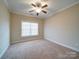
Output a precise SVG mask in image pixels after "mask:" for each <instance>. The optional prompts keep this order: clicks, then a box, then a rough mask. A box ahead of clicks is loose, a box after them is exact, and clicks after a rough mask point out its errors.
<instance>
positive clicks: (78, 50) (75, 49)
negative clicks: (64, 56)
mask: <svg viewBox="0 0 79 59" xmlns="http://www.w3.org/2000/svg"><path fill="white" fill-rule="evenodd" d="M46 40H48V41H51V42H54V43H56V44H58V45H61V46H64V47H66V48H69V49H72V50H74V51H76V52H79V49H77V48H74V47H71V46H69V45H66V44H63V43H59V42H56V41H53V40H49V39H46Z"/></svg>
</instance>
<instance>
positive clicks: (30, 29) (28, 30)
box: [21, 22, 38, 36]
mask: <svg viewBox="0 0 79 59" xmlns="http://www.w3.org/2000/svg"><path fill="white" fill-rule="evenodd" d="M35 35H38V23H30V22H22V31H21V36H35Z"/></svg>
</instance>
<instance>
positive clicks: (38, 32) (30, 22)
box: [21, 21, 39, 37]
mask: <svg viewBox="0 0 79 59" xmlns="http://www.w3.org/2000/svg"><path fill="white" fill-rule="evenodd" d="M23 22H26V23H36V24H37V26H38V29H37V31H38V32H37V35H32V34H31V35H28V36H27V35H23V34H22V23H23ZM30 32H31V26H30ZM31 33H32V32H31ZM38 35H39V23H38V22H28V21H22V22H21V37H34V36H38Z"/></svg>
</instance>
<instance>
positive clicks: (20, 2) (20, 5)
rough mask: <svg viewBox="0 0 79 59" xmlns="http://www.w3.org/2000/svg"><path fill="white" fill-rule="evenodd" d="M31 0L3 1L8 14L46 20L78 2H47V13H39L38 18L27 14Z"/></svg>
mask: <svg viewBox="0 0 79 59" xmlns="http://www.w3.org/2000/svg"><path fill="white" fill-rule="evenodd" d="M32 1H33V0H5V2H6V5H7V7H8V9H9V11H10V12H13V13H17V14H22V15H28V16H34V17H41V18H47V17H49V16H51V15H53V14H55V13H57V12H58V11H61V10H64V9H66V8H68V7H69V6H72V5H75V4H76V3H78V2H79V0H48V1H49V2H48V8H47V10H48V13H47V14H44V13H40V15H39V16H37V15H36V13H35V12H34V13H29V12H28V10H29V9H31V8H32V7H31V5H30V4H29V3H30V2H32Z"/></svg>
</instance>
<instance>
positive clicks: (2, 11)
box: [0, 0, 10, 57]
mask: <svg viewBox="0 0 79 59" xmlns="http://www.w3.org/2000/svg"><path fill="white" fill-rule="evenodd" d="M9 38H10V35H9V12H8V10H7V8H6V7H5V5H4V3H3V0H0V57H1V56H2V55H3V53H4V52H5V50H6V49H7V48H8V46H9Z"/></svg>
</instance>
